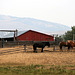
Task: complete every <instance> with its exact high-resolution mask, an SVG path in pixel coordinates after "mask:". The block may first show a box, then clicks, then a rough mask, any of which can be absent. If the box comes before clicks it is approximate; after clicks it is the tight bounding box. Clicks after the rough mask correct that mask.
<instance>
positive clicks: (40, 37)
mask: <svg viewBox="0 0 75 75" xmlns="http://www.w3.org/2000/svg"><path fill="white" fill-rule="evenodd" d="M18 40H19V41H54V37H53V36H50V35H47V34H43V33H40V32H36V31H33V30H29V31H27V32H25V33H23V34H21V35H19V36H18Z"/></svg>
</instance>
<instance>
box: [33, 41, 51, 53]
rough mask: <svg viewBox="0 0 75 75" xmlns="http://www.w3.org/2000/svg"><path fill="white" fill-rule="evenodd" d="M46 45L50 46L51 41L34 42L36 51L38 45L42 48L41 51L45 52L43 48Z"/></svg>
mask: <svg viewBox="0 0 75 75" xmlns="http://www.w3.org/2000/svg"><path fill="white" fill-rule="evenodd" d="M45 46H48V47H50V43H49V42H36V43H34V44H33V49H34V52H36V49H37V47H38V48H41V52H43V48H44V47H45Z"/></svg>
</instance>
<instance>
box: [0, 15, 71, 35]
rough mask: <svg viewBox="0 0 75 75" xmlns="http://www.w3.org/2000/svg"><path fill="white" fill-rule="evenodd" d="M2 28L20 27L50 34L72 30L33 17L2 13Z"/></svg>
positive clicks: (0, 28) (0, 18)
mask: <svg viewBox="0 0 75 75" xmlns="http://www.w3.org/2000/svg"><path fill="white" fill-rule="evenodd" d="M2 29H9V30H11V29H18V30H19V31H23V30H30V29H31V30H35V31H39V32H43V33H48V34H52V33H53V34H63V33H64V32H65V31H67V30H70V27H68V26H66V25H62V24H58V23H53V22H47V21H43V20H38V19H33V18H19V17H12V16H5V15H0V30H2ZM0 33H1V32H0Z"/></svg>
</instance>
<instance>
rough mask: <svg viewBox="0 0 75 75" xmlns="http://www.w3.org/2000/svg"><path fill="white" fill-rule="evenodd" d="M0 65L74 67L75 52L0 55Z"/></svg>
mask: <svg viewBox="0 0 75 75" xmlns="http://www.w3.org/2000/svg"><path fill="white" fill-rule="evenodd" d="M0 64H1V65H2V64H6V65H7V64H10V65H11V64H12V65H16V64H17V65H18V64H19V65H30V64H34V65H35V64H39V65H75V52H46V53H45V52H43V53H24V52H19V53H13V54H5V55H0Z"/></svg>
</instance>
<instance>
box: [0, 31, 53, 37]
mask: <svg viewBox="0 0 75 75" xmlns="http://www.w3.org/2000/svg"><path fill="white" fill-rule="evenodd" d="M27 31H33V32H36V33H40V34H43V35H47V34H45V33H41V32H38V31H34V30H24V31H18V34H17V36H20V35H22V34H23V33H25V32H27ZM47 36H51V35H47ZM12 37H14V32H10V33H8V34H6V35H4V36H1V37H0V38H12ZM52 37H53V36H52Z"/></svg>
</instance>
